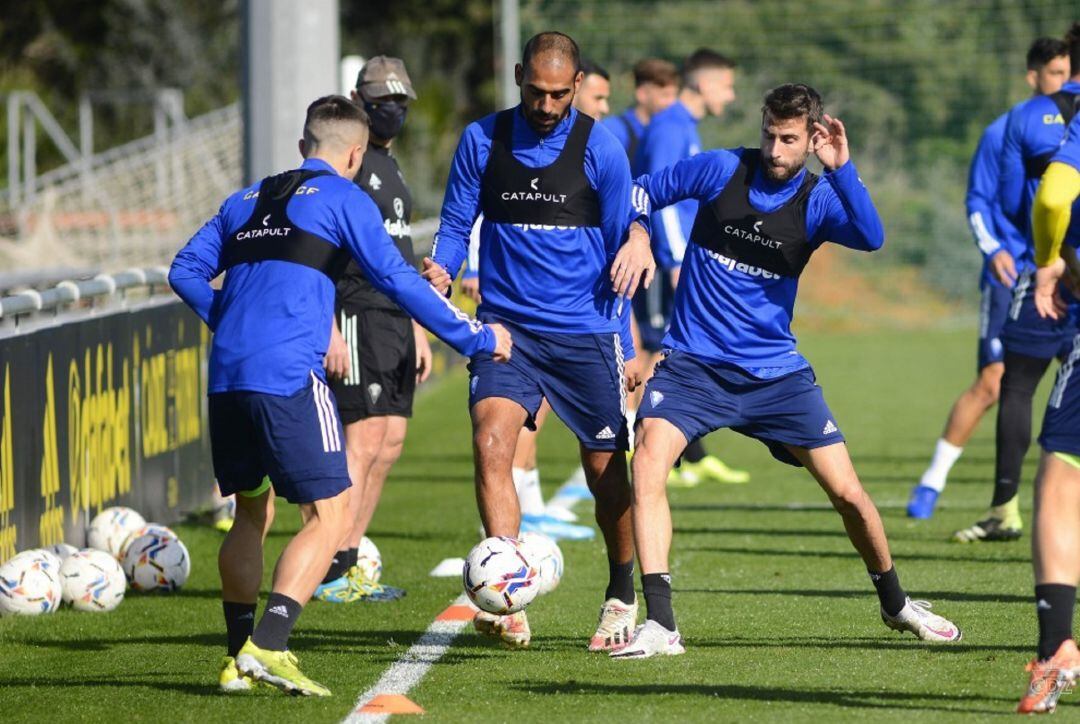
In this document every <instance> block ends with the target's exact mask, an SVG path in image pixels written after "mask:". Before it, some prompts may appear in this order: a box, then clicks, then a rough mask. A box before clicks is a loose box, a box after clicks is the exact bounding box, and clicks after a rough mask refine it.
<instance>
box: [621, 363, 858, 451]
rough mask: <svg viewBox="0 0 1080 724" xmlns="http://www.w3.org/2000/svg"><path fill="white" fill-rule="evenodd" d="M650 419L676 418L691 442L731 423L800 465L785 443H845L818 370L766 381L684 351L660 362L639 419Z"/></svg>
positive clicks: (808, 445)
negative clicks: (818, 376)
mask: <svg viewBox="0 0 1080 724" xmlns="http://www.w3.org/2000/svg"><path fill="white" fill-rule="evenodd" d="M650 417H658V418H661V419H663V420H667V421H668V422H670V423H671V424H672V425H674V426H675V427H677V428H678V429H679V431H680V432H681V433H682V434H683V437H685V438H686V441H687V442H692V441H694V440H696V439H697V438H699V437H702V436H704V435H707V434H709V433H710V432H713V431H714V430H719V429H720V428H723V427H729V428H731V429H732V430H734V431H735V432H738V433H741V434H743V435H746V436H748V437H752V438H755V439H757V440H760V441H761V442H763V443H765V445H766V446H768V448H769V452H771V453H772V455H773V457H774V458H776V459H777V460H779V461H781V462H784V463H787V464H788V465H795V466H801V463H800V462H799V461H798V460H796V459H795V457H794V456H793V455H792V454H791V453H790V452H789V451H788V450H787V448H786V447H785V445H792V446H794V447H801V448H808V449H813V448H817V447H824V446H826V445H833V444H836V443H838V442H844V436H843V435H842V434H841V432H840V428H839V426H838V425H837V424H836V418H835V417H834V416H833V414H832V412H830V411H829V406H828V405H826V404H825V397H824V395H822V393H821V388H820V387H818V386H817V383H816V382H815V377H814V371H813V370H811V369H809V368H806V369H801V370H798V371H796V372H792V373H790V374H787V375H784V376H783V377H777V378H775V379H771V380H761V379H758V378H756V377H754V376H753V375H751V374H750V373H748V372H745V371H743V370H741V369H739V368H737V367H734V366H730V365H719V364H714V363H709V362H705V361H704V360H700V359H698V358H696V357H694V356H693V355H690V354H687V353H686V352H682V351H678V350H676V351H672V352H669V353H668V355H667V356H666V357H665V358H664V359H663V360H661V361H660V363H659V364H658V365H657V366H656V373H655V374H653V376H652V378H651V379H650V380H649V382H648V384H646V385H645V396H644V399H642V401H641V407H640V408H639V409H638V413H637V419H638V420H643V419H646V418H650Z"/></svg>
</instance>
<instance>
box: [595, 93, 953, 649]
mask: <svg viewBox="0 0 1080 724" xmlns="http://www.w3.org/2000/svg"><path fill="white" fill-rule="evenodd" d="M811 152H812V153H814V154H815V155H816V156H817V158H818V160H819V161H821V164H822V165H823V166H824V167H825V173H824V175H823V176H822V177H820V178H819V177H818V176H816V175H814V174H812V173H810V172H809V171H808V170H806V168H805V167H804V166H805V163H806V160H807V157H808V156H809V154H810V153H811ZM635 185H636V187H640V189H642V190H643V191H644V192H645V193H646V194H647V195H648V197H649V199H650V200H651V203H652V204H653V205H654V206H655V207H657V208H663V207H665V206H668V205H670V204H673V203H676V202H678V201H681V200H684V199H694V200H696V201H698V202H699V208H698V212H697V216H696V218H695V220H694V224H693V227H692V230H691V232H690V234H689V236H688V242H689V243H688V245H687V249H686V255H685V256H684V258H683V264H682V266H683V271H682V275H681V277H680V281H679V286H678V288H677V290H676V295H675V309H674V313H673V315H672V319H671V328H670V329H669V330H668V332H667V334H666V335H665V337H664V346H665V347H666V348H668V349H669V350H670V352H669V353H668V354H667V356H666V357H665V358H664V359H663V361H661V362H660V364H659V365H657V368H656V373H655V374H654V375H653V377H652V378H651V379H650V380H649V382H648V383H647V385H646V389H645V398H644V401H643V402H642V406H641V409H640V410H639V411H638V421H637V434H636V446H635V448H634V459H633V474H634V477H633V479H634V485H633V491H634V509H633V510H634V513H633V515H634V539H635V543H636V547H637V551H638V559H639V561H640V563H641V573H642V576H641V581H642V587H643V589H644V593H645V605H646V608H647V613H648V616H647V619H646V621H645V623H644V624H642V625H641V626H639V627H638V628H637V629H636V631H635V632H634V637H633V639H632V640H631V642H630V644H629V645H628V646H626V647H625V648H623V649H622V650H621V651H617V652H614V653H612V656H613V657H617V658H645V657H650V656H656V655H672V654H681V653H683V652H684V648H683V644H682V640H681V636H680V634H679V631H678V628H677V626H676V623H675V614H674V611H673V609H672V605H671V574H670V570H671V568H670V566H669V564H668V558H669V550H670V547H671V541H672V525H671V511H670V508H669V506H668V501H667V493H666V488H665V480H666V478H667V475H668V471H670V470H671V468H672V466H673V465H674V464H675V462H676V460H678V458H679V456H680V455H681V454H682V452H683V450H684V449H685V448H686V445H687V443H688V442H689V441H691V440H695V439H697V438H699V437H701V436H702V435H706V434H708V433H710V432H712V431H714V430H718V429H720V428H724V427H728V428H731V429H733V430H735V431H736V432H740V433H742V434H744V435H747V436H750V437H753V438H756V439H758V440H761V441H762V442H763V443H765V444H766V445H767V446H768V447H769V449H770V451H771V452H772V454H773V456H774V457H776V458H777V459H779V460H780V461H782V462H785V463H787V464H789V465H795V466H805V467H806V468H807V469H808V470H809V471H810V473H811V475H813V476H814V478H815V479H816V480H817V481H818V483H819V485H821V487H822V488H823V489H824V490H825V492H826V494H827V495H828V496H829V500H830V501H831V502H832V504H833V506H834V507H835V508H836V510H837V512H838V513H839V514H840V516H841V518H842V519H843V522H844V527H845V528H846V530H847V533H848V537H849V538H850V540H851V542H852V544H853V545H854V546H855V549H856V550H857V551H858V552H859V555H860V556H861V557H862V559H863V562H864V563H865V565H866V567H867V570H868V572H869V575H870V578H871V580H872V581H873V584H874V587H875V588H876V589H877V593H878V597H879V600H880V605H881V618H882V620H883V621H884V622H885V624H886V625H887V626H888V627H889V628H892V629H895V630H898V631H910V632H912V633H914V634H915V635H916V636H918V637H919V638H921V639H923V640H927V641H958V640H959V639H960V630H959V629H958V628H957V627H956V626H955V625H954V624H953V623H951V622H950V621H948V620H946V619H944V618H942V617H941V616H938V615H936V614H934V613H932V612H931V611H930V610H929V608H930V607H929V604H927V603H925V602H919V601H912V600H911V599H910V598H908V597H907V595H906V594H905V593H904V589H903V588H902V587H901V586H900V580H899V578H898V576H897V573H896V569H895V568H894V566H893V560H892V556H891V555H890V552H889V545H888V541H887V540H886V538H885V530H884V527H883V526H882V522H881V517H880V516H879V515H878V511H877V508H876V507H875V506H874V503H873V502H872V501H871V500H870V496H869V495H868V494H867V493H866V491H865V490H864V489H863V487H862V484H861V483H860V482H859V478H858V476H857V475H856V474H855V470H854V468H853V467H852V464H851V459H850V457H849V456H848V451H847V446H846V445H845V443H844V436H843V434H842V433H841V432H840V427H839V425H838V424H837V421H836V418H835V417H834V416H833V414H832V412H830V410H829V408H828V406H827V405H826V404H825V399H824V397H823V395H822V392H821V388H820V387H818V386H817V384H815V378H814V372H813V370H812V369H811V367H810V363H809V362H807V360H806V359H805V358H804V357H803V356H802V355H800V354H799V353H798V351H797V350H796V348H795V338H794V336H793V335H792V333H791V317H792V310H793V308H794V305H795V294H796V291H797V288H798V283H799V275H800V274H801V273H802V270H803V268H804V267H805V266H806V263H807V262H808V261H809V259H810V255H811V254H812V253H813V252H814V250H815V249H817V248H818V247H819V246H821V244H823V243H825V242H826V241H832V242H834V243H837V244H841V245H843V246H846V247H849V248H852V249H857V250H862V251H873V250H875V249H878V248H880V247H881V245H882V244H883V243H884V240H885V237H884V230H883V229H882V226H881V220H880V219H879V218H878V214H877V211H876V209H875V208H874V204H873V202H872V201H871V200H870V195H869V193H868V192H867V190H866V188H865V187H864V186H863V185H862V182H861V181H860V180H859V176H858V173H857V172H856V171H855V166H854V164H853V163H852V162H851V160H850V153H849V151H848V142H847V135H846V132H845V130H844V124H843V123H841V122H840V121H839V119H834V118H831V117H829V116H828V115H825V114H824V113H823V110H822V103H821V98H820V97H819V96H818V94H817V92H815V91H814V90H813V89H812V88H809V87H808V86H805V85H783V86H780V87H778V88H774V89H773V90H772V91H770V92H769V94H768V95H766V96H765V103H764V106H763V108H762V121H761V148H760V149H755V148H739V149H734V150H717V151H710V152H706V153H703V154H700V155H698V156H695V157H693V158H689V159H686V160H684V161H680V162H679V163H677V164H675V165H674V166H672V167H671V168H668V169H665V170H664V171H661V172H659V173H656V174H652V175H648V176H642V177H639V178H638V179H637V180H636V182H635Z"/></svg>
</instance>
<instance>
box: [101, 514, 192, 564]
mask: <svg viewBox="0 0 1080 724" xmlns="http://www.w3.org/2000/svg"><path fill="white" fill-rule="evenodd" d="M149 533H153V534H155V535H160V536H164V537H166V538H180V536H178V535H177V534H176V533H175V532H174V531H173V529H172V528H169V527H168V526H165V525H162V524H161V523H147V524H146V525H141V526H139V527H138V528H136V529H135V530H133V531H131V532H130V533H128V536H127V538H125V539H124V542H123V543H122V544H121V545H120V553H119V554H118V555H117V556H116V558H117V560H121V561H122V560H124V556H125V555H126V554H127V549H128V546H130V545H131V544H132V542H133V541H134V540H135V539H136V538H139V537H141V536H144V535H147V534H149Z"/></svg>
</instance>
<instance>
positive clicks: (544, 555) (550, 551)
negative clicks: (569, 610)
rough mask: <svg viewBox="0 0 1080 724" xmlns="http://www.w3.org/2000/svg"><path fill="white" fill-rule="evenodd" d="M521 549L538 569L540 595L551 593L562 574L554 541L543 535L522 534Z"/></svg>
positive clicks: (561, 566) (559, 558)
mask: <svg viewBox="0 0 1080 724" xmlns="http://www.w3.org/2000/svg"><path fill="white" fill-rule="evenodd" d="M519 540H520V541H521V548H522V550H523V551H525V557H526V558H528V559H529V560H530V561H531V562H532V564H533V567H534V568H538V569H540V594H539V595H541V596H543V595H544V594H546V593H551V592H552V591H554V590H555V588H556V586H558V585H559V581H560V580H562V574H563V557H562V551H561V550H559V545H558V544H557V543H556V542H555V541H554V539H552V538H550V537H548V536H546V535H544V534H543V533H535V532H532V531H530V532H528V533H522V534H521V538H520V539H519Z"/></svg>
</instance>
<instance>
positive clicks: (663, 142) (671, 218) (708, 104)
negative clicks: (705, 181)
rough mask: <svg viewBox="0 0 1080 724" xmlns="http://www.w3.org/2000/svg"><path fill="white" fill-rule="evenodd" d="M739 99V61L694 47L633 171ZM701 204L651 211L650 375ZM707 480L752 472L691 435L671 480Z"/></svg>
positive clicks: (675, 149)
mask: <svg viewBox="0 0 1080 724" xmlns="http://www.w3.org/2000/svg"><path fill="white" fill-rule="evenodd" d="M734 100H735V61H733V60H731V59H730V58H728V57H727V56H724V55H721V54H720V53H717V52H715V51H713V50H709V49H707V48H701V49H699V50H697V51H695V52H694V53H693V54H691V55H690V56H689V57H688V58H687V59H686V61H685V62H684V63H683V71H682V89H681V90H680V91H679V97H678V101H677V102H676V103H674V104H672V105H671V106H669V107H667V108H666V109H664V110H663V111H660V112H659V113H657V114H656V115H655V116H653V118H652V121H651V122H650V123H649V126H648V127H647V128H646V129H645V132H644V133H643V134H642V138H641V146H640V147H639V148H638V151H637V154H636V155H635V157H634V159H633V162H632V167H633V170H634V174H635V175H637V174H651V173H657V172H659V171H661V170H662V169H665V168H667V167H669V166H671V165H673V164H675V163H676V162H678V161H681V160H683V159H685V158H690V157H691V156H694V155H696V154H698V153H700V152H701V137H700V136H699V135H698V130H697V125H698V123H700V122H701V120H702V119H704V118H705V117H706V116H715V117H720V116H722V115H724V109H725V108H727V106H728V104H729V103H731V102H732V101H734ZM697 206H698V204H697V202H696V201H695V200H693V199H687V200H685V201H682V202H680V203H678V204H674V205H672V206H669V207H667V208H664V209H659V210H657V211H655V212H654V213H653V215H652V234H653V238H652V241H653V253H654V255H655V256H656V261H657V264H658V265H659V266H660V268H661V270H662V272H663V273H661V274H660V275H659V277H658V278H657V283H656V284H653V285H652V286H651V287H650V288H649V289H648V290H644V289H643V290H641V291H639V292H638V294H637V296H635V297H634V317H635V319H636V320H637V327H638V333H639V335H640V338H641V347H642V350H643V354H644V355H646V359H645V360H643V372H642V374H643V375H644V379H646V380H647V379H648V378H649V377H650V376H651V374H652V370H653V367H654V366H655V365H656V362H657V361H658V360H659V359H660V350H661V340H662V339H663V338H664V333H665V332H667V327H668V325H669V324H670V323H671V304H672V298H673V295H674V291H675V285H676V284H677V283H678V280H679V268H680V267H681V265H682V259H683V254H684V253H685V251H686V244H687V239H688V238H689V237H690V229H691V226H692V225H693V222H694V215H695V214H696V213H697ZM640 402H641V393H640V392H639V393H638V394H636V395H634V397H633V398H632V400H631V403H630V410H631V412H630V418H631V424H633V417H634V410H636V409H637V408H638V405H639V404H640ZM703 479H710V480H715V481H717V482H723V483H745V482H747V481H748V480H749V479H750V475H749V473H747V472H746V471H744V470H732V469H731V468H729V467H728V466H727V465H725V464H724V463H723V462H722V461H721V460H720V459H719V458H717V457H716V456H715V455H707V454H706V452H705V447H704V445H703V444H702V443H701V441H700V440H691V441H690V445H689V447H688V448H687V450H686V453H685V454H684V455H683V459H682V463H681V465H680V468H679V469H678V470H672V473H671V477H670V479H669V481H668V482H669V483H671V484H673V485H697V484H698V483H699V482H701V480H703Z"/></svg>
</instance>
